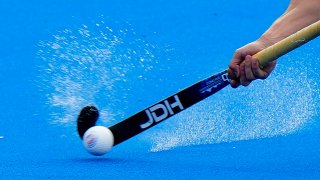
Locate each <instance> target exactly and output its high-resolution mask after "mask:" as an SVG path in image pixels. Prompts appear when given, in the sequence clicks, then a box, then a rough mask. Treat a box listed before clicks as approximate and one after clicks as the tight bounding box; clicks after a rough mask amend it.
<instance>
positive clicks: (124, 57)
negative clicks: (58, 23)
mask: <svg viewBox="0 0 320 180" xmlns="http://www.w3.org/2000/svg"><path fill="white" fill-rule="evenodd" d="M127 26H129V27H128V28H124V29H117V30H113V29H112V28H110V27H109V26H108V25H107V23H105V22H104V21H103V20H102V21H100V22H99V23H91V24H89V25H84V24H81V25H79V27H76V28H66V29H64V30H62V31H59V32H57V33H56V34H54V35H53V36H52V38H51V39H49V40H45V41H41V42H39V50H38V54H37V55H38V57H39V59H40V60H42V63H41V65H40V66H39V72H40V73H39V74H40V75H39V76H40V77H39V78H40V89H41V91H42V93H43V94H44V95H45V96H46V105H47V106H48V108H49V109H50V112H51V114H50V115H51V120H50V121H51V122H53V123H57V124H66V125H70V124H75V123H74V121H75V119H76V116H77V114H78V113H79V111H80V109H81V108H82V107H83V106H85V105H88V104H92V105H96V106H98V107H99V109H100V113H101V117H102V118H101V119H102V120H108V121H112V120H114V121H116V120H120V119H122V118H123V117H124V112H125V111H126V110H127V109H128V104H129V103H128V94H129V92H130V91H131V90H132V87H133V86H135V85H137V84H139V83H140V82H143V81H144V79H145V74H148V73H149V72H150V71H152V70H153V64H158V60H157V58H155V55H154V53H157V52H159V50H160V48H159V47H157V46H154V45H152V44H151V43H148V42H146V41H145V40H143V38H140V37H139V36H138V35H137V34H136V33H135V32H134V30H133V29H132V28H130V25H128V24H127ZM119 107H121V108H119Z"/></svg>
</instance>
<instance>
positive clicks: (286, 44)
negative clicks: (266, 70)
mask: <svg viewBox="0 0 320 180" xmlns="http://www.w3.org/2000/svg"><path fill="white" fill-rule="evenodd" d="M319 35H320V20H319V21H317V22H315V23H313V24H311V25H309V26H307V27H305V28H303V29H301V30H300V31H298V32H296V33H294V34H292V35H290V36H288V37H287V38H285V39H283V40H281V41H279V42H277V43H276V44H274V45H272V46H270V47H268V48H266V49H264V50H262V51H260V52H258V53H257V54H255V55H253V57H255V58H257V59H259V63H260V66H262V67H263V66H265V65H266V64H268V63H269V62H272V61H274V60H276V59H277V58H279V57H281V56H282V55H284V54H286V53H288V52H290V51H292V50H293V49H295V48H298V47H300V46H302V45H303V44H305V43H307V42H309V41H311V40H312V39H314V38H316V37H318V36H319Z"/></svg>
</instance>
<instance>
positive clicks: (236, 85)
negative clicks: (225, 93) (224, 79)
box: [230, 80, 240, 88]
mask: <svg viewBox="0 0 320 180" xmlns="http://www.w3.org/2000/svg"><path fill="white" fill-rule="evenodd" d="M230 85H231V87H233V88H237V87H239V85H240V82H239V81H237V80H231V81H230Z"/></svg>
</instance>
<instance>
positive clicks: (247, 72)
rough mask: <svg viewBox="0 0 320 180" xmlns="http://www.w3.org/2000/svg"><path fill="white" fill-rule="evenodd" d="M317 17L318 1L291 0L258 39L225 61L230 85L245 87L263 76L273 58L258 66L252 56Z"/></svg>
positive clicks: (271, 68)
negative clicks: (227, 61) (229, 72)
mask: <svg viewBox="0 0 320 180" xmlns="http://www.w3.org/2000/svg"><path fill="white" fill-rule="evenodd" d="M319 20H320V0H291V2H290V4H289V6H288V8H287V10H286V11H285V12H284V13H283V14H282V15H281V16H280V17H279V18H278V19H277V20H276V21H275V22H274V23H273V24H272V25H271V27H270V28H269V29H268V30H267V31H266V32H265V33H264V34H263V35H262V36H261V37H260V38H259V39H257V40H256V41H254V42H251V43H249V44H247V45H245V46H243V47H241V48H239V49H237V50H236V51H235V53H234V55H233V57H232V60H231V62H230V64H229V69H230V70H231V71H232V73H231V74H232V75H231V86H232V87H233V88H236V87H238V86H240V85H242V86H248V85H249V84H250V83H251V82H252V81H254V80H256V79H266V78H267V77H268V76H269V75H270V73H271V72H272V71H273V69H274V68H275V66H276V63H277V61H276V60H275V61H273V62H271V63H269V64H268V65H266V66H264V67H263V68H260V66H259V62H258V59H256V58H253V57H252V55H254V54H256V53H257V52H259V51H261V50H263V49H265V48H267V47H268V46H271V45H273V44H275V43H277V42H278V41H280V40H282V39H284V38H286V37H288V36H290V35H291V34H293V33H295V32H297V31H299V30H301V29H303V28H304V27H306V26H308V25H310V24H312V23H314V22H317V21H319Z"/></svg>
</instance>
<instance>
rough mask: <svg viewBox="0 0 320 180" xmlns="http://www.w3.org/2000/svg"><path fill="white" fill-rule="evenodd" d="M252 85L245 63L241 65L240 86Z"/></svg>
mask: <svg viewBox="0 0 320 180" xmlns="http://www.w3.org/2000/svg"><path fill="white" fill-rule="evenodd" d="M250 83H251V81H250V80H248V79H247V78H246V72H245V63H242V64H241V65H240V84H241V85H242V86H248V85H249V84H250Z"/></svg>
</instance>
